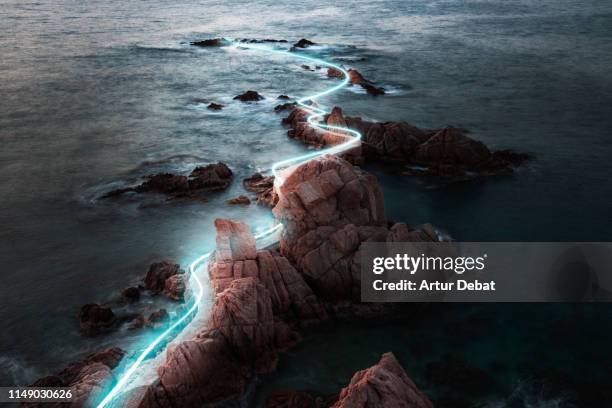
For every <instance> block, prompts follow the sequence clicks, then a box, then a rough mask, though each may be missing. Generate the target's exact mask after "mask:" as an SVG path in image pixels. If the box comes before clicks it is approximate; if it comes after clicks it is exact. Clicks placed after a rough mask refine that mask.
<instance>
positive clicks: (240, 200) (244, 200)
mask: <svg viewBox="0 0 612 408" xmlns="http://www.w3.org/2000/svg"><path fill="white" fill-rule="evenodd" d="M226 203H227V204H230V205H249V204H251V199H250V198H249V197H247V196H243V195H241V196H238V197H236V198H231V199H229V200H227V201H226Z"/></svg>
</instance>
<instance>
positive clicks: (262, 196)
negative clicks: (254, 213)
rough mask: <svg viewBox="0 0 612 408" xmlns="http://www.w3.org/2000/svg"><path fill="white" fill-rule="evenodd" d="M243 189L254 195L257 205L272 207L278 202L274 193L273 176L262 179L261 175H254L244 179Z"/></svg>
mask: <svg viewBox="0 0 612 408" xmlns="http://www.w3.org/2000/svg"><path fill="white" fill-rule="evenodd" d="M243 185H244V188H245V189H246V190H247V191H250V192H252V193H255V195H256V197H257V203H258V204H263V205H267V206H268V207H273V206H275V205H276V203H277V202H278V196H277V195H276V193H275V192H274V176H267V177H264V176H263V175H262V174H261V173H255V174H253V175H252V176H251V177H248V178H246V179H244V181H243Z"/></svg>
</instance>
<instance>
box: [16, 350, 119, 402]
mask: <svg viewBox="0 0 612 408" xmlns="http://www.w3.org/2000/svg"><path fill="white" fill-rule="evenodd" d="M124 354H125V352H124V351H123V350H121V349H120V348H118V347H112V348H108V349H105V350H102V351H99V352H97V353H93V354H90V355H88V356H87V357H85V358H84V359H83V360H81V361H78V362H75V363H71V364H69V365H68V366H66V367H65V368H64V369H63V370H62V371H60V372H59V373H57V374H55V375H50V376H47V377H44V378H41V379H39V380H37V381H36V382H35V383H33V384H32V385H30V386H31V387H70V388H71V389H72V392H73V399H72V400H71V404H70V406H71V407H75V408H80V407H83V406H85V405H86V404H87V402H88V401H90V400H91V401H93V400H97V399H99V397H100V396H101V393H102V392H104V391H106V390H107V388H108V386H109V385H110V384H111V383H113V382H114V381H115V378H114V377H113V375H112V372H111V370H112V369H113V368H115V367H117V365H118V364H119V362H120V361H121V359H122V358H123V356H124ZM23 406H25V407H39V406H40V407H62V406H64V405H63V404H62V403H59V402H57V403H44V404H42V403H28V404H23Z"/></svg>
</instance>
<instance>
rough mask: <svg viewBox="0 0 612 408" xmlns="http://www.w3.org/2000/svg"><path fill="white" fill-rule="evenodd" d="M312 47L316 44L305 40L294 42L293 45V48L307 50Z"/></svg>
mask: <svg viewBox="0 0 612 408" xmlns="http://www.w3.org/2000/svg"><path fill="white" fill-rule="evenodd" d="M312 45H316V43H314V42H312V41H310V40H307V39H305V38H302V39H301V40H299V41H298V42H296V43H295V44H293V47H295V48H308V47H310V46H312Z"/></svg>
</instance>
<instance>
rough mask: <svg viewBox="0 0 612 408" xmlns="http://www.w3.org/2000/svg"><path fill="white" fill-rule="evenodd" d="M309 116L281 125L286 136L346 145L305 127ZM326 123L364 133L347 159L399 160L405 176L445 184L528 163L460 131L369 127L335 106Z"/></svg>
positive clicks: (300, 113) (339, 137)
mask: <svg viewBox="0 0 612 408" xmlns="http://www.w3.org/2000/svg"><path fill="white" fill-rule="evenodd" d="M308 115H309V113H308V112H306V111H305V110H304V109H300V108H296V109H294V110H293V111H291V113H290V114H289V116H287V118H285V119H283V124H285V125H288V126H289V127H290V130H289V131H288V135H289V136H290V137H292V138H296V139H299V140H302V141H303V142H304V143H307V144H312V145H315V146H327V145H337V144H339V143H343V142H345V141H346V140H347V137H346V136H344V135H343V133H342V132H340V131H334V132H327V131H321V130H318V129H315V128H313V127H312V126H310V125H309V124H308V123H307V122H306V118H307V117H308ZM324 121H325V124H327V125H333V126H340V127H347V128H349V129H353V130H356V131H358V132H359V133H361V135H362V139H361V148H360V149H358V148H355V149H351V151H350V152H348V153H345V157H346V158H347V160H349V161H351V162H353V163H359V162H360V161H361V160H362V159H360V157H361V156H363V158H366V159H373V160H383V161H387V162H388V161H389V160H392V161H397V162H403V163H406V164H408V165H411V166H413V167H412V168H410V169H409V170H408V171H407V172H406V174H419V175H433V176H437V177H443V178H447V179H464V178H466V177H473V176H474V175H494V174H509V173H511V172H512V167H513V166H517V165H519V164H521V163H523V162H525V161H526V160H528V159H529V158H530V156H529V155H527V154H522V153H515V152H513V151H510V150H501V151H494V152H491V151H490V150H489V149H488V148H487V147H486V146H485V145H484V144H483V143H481V142H479V141H476V140H474V139H471V138H469V137H468V136H466V135H465V131H464V130H462V129H459V128H451V127H448V128H444V129H441V130H439V131H438V130H434V131H431V130H423V129H419V128H417V127H416V126H413V125H411V124H409V123H406V122H383V123H374V122H367V121H364V120H362V119H361V118H355V117H349V116H344V115H343V113H342V110H341V109H340V108H339V107H334V108H333V109H332V111H331V112H330V114H329V115H327V116H326V117H325V118H324Z"/></svg>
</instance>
